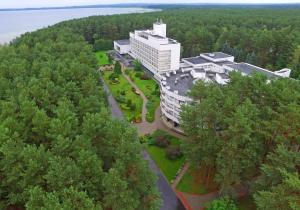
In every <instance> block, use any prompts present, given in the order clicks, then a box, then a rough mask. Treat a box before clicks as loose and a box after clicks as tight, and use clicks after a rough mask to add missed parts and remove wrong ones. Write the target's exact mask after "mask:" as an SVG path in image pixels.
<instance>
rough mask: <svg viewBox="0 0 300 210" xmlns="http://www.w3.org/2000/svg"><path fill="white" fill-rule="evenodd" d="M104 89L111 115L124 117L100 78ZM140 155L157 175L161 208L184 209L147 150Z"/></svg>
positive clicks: (162, 209)
mask: <svg viewBox="0 0 300 210" xmlns="http://www.w3.org/2000/svg"><path fill="white" fill-rule="evenodd" d="M102 83H103V86H104V90H105V92H106V93H107V95H108V103H109V105H110V108H111V112H112V115H113V117H115V118H118V119H122V120H123V119H124V115H123V113H122V111H121V109H120V107H119V106H118V104H117V102H116V100H115V99H114V97H112V95H111V93H110V91H109V89H108V87H107V85H106V84H105V82H104V81H103V80H102ZM142 157H143V158H144V160H146V161H147V162H148V164H149V168H150V170H151V171H152V172H153V173H154V174H155V175H156V176H157V182H156V185H157V188H158V190H159V192H160V193H161V198H162V201H163V203H162V206H161V208H160V209H161V210H185V208H184V207H183V204H182V203H181V201H180V200H179V199H178V198H177V195H176V193H175V192H174V190H173V189H172V187H171V186H170V185H169V183H168V181H167V179H166V178H165V176H164V175H163V173H162V172H161V171H160V169H159V168H158V167H157V166H156V164H155V163H154V161H153V160H152V159H151V158H150V156H149V154H148V153H147V151H145V150H144V151H142Z"/></svg>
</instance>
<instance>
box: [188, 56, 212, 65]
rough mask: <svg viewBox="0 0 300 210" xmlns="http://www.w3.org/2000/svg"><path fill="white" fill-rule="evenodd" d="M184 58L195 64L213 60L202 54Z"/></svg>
mask: <svg viewBox="0 0 300 210" xmlns="http://www.w3.org/2000/svg"><path fill="white" fill-rule="evenodd" d="M183 60H186V61H187V62H189V63H192V64H193V65H197V64H204V63H210V62H211V61H209V60H207V59H205V58H203V57H201V56H197V57H191V58H184V59H183Z"/></svg>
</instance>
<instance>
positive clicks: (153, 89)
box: [130, 71, 160, 122]
mask: <svg viewBox="0 0 300 210" xmlns="http://www.w3.org/2000/svg"><path fill="white" fill-rule="evenodd" d="M140 73H142V72H140ZM130 78H131V79H132V80H133V81H134V83H135V84H136V85H137V86H138V87H139V89H140V90H141V91H142V92H143V93H144V94H145V96H146V97H147V98H148V104H147V109H148V113H147V116H146V119H147V121H148V122H153V121H154V117H155V110H156V108H157V107H158V106H159V103H160V97H159V95H160V94H159V89H158V88H159V87H158V85H157V83H156V82H155V81H154V80H153V79H152V78H149V80H142V79H141V78H140V77H138V76H137V75H136V72H135V71H130Z"/></svg>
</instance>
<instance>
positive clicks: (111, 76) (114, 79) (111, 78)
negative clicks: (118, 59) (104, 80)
mask: <svg viewBox="0 0 300 210" xmlns="http://www.w3.org/2000/svg"><path fill="white" fill-rule="evenodd" d="M108 79H109V80H110V81H113V82H115V81H116V80H118V79H119V75H118V74H116V73H112V74H111V75H109V77H108Z"/></svg>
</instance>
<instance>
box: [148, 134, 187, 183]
mask: <svg viewBox="0 0 300 210" xmlns="http://www.w3.org/2000/svg"><path fill="white" fill-rule="evenodd" d="M159 135H166V136H167V138H168V139H169V140H170V142H171V145H180V139H178V138H176V137H173V136H170V135H168V134H166V133H164V132H162V131H157V132H155V133H154V134H153V135H152V136H151V137H149V138H150V139H151V138H152V139H154V138H156V137H157V136H159ZM147 151H148V152H149V154H150V156H151V158H152V159H153V160H154V161H155V163H156V164H157V166H158V167H159V168H160V169H161V171H162V172H163V173H164V175H165V176H166V178H167V179H168V181H169V182H171V180H173V179H174V177H175V175H176V173H177V171H178V170H179V168H180V167H181V166H182V165H183V164H184V161H185V160H184V157H181V158H179V159H177V160H169V159H168V158H167V157H166V152H165V149H164V148H160V147H157V146H155V145H148V146H147Z"/></svg>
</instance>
